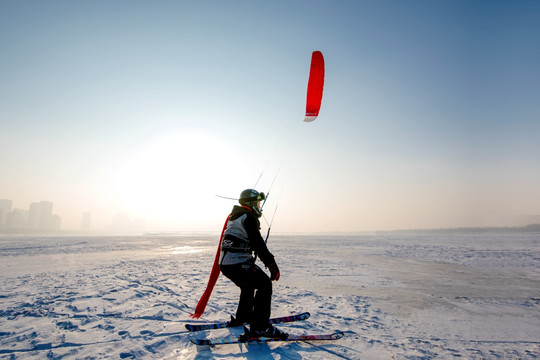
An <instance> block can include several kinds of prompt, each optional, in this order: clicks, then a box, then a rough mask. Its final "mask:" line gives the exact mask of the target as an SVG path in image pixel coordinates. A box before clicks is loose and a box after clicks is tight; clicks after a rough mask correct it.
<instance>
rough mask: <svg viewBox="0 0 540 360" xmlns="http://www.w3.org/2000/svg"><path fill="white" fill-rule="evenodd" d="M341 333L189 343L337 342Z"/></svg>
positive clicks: (203, 340) (195, 340) (210, 344)
mask: <svg viewBox="0 0 540 360" xmlns="http://www.w3.org/2000/svg"><path fill="white" fill-rule="evenodd" d="M343 335H344V334H343V333H342V332H341V331H336V332H334V333H333V334H322V335H293V334H289V335H288V336H287V337H286V338H284V339H274V338H265V337H261V338H258V339H250V338H246V339H244V338H242V335H240V336H239V337H232V336H231V337H225V338H218V339H210V340H209V339H190V340H191V342H192V343H193V344H195V345H206V346H215V345H225V344H238V343H242V344H257V343H267V342H274V341H281V342H291V341H332V340H338V339H341V338H342V337H343Z"/></svg>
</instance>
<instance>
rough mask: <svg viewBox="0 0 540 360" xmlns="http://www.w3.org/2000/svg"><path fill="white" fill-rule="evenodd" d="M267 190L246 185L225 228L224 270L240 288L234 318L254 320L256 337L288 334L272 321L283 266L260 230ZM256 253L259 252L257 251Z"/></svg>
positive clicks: (221, 259)
mask: <svg viewBox="0 0 540 360" xmlns="http://www.w3.org/2000/svg"><path fill="white" fill-rule="evenodd" d="M262 200H265V196H264V193H262V192H261V193H259V192H258V191H256V190H253V189H246V190H244V191H242V193H241V194H240V199H239V203H240V206H239V205H234V207H233V209H232V212H231V214H230V216H229V219H228V221H227V224H226V227H225V230H224V232H223V239H222V242H221V247H220V256H219V267H220V270H221V273H222V274H223V275H225V277H227V278H228V279H230V280H231V281H232V282H233V283H234V284H235V285H236V286H238V287H239V288H240V300H239V302H238V309H237V311H236V318H234V317H233V318H232V320H231V321H232V322H233V323H235V324H237V325H240V324H243V323H248V324H250V330H249V333H248V334H246V335H247V336H249V337H250V338H252V339H256V338H260V337H269V338H275V339H279V338H286V337H287V334H286V333H284V332H282V331H281V330H279V329H277V328H276V327H274V326H273V325H272V324H270V321H269V318H270V309H271V301H272V281H278V280H279V277H280V272H279V268H278V266H277V264H276V261H275V260H274V256H273V255H272V254H271V253H270V251H269V250H268V248H267V247H266V243H265V241H264V240H263V238H262V236H261V233H260V222H259V218H260V217H261V216H262V210H261V201H262ZM254 253H255V255H253V254H254ZM257 256H258V257H259V258H260V259H261V260H262V262H263V263H264V265H265V266H266V267H267V268H268V269H269V270H270V277H268V275H266V273H265V272H264V271H263V270H262V269H261V268H260V267H259V266H257V265H256V264H255V261H256V257H257Z"/></svg>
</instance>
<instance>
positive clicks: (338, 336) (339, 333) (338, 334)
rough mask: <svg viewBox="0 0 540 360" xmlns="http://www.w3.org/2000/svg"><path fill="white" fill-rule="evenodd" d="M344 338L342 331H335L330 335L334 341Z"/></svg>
mask: <svg viewBox="0 0 540 360" xmlns="http://www.w3.org/2000/svg"><path fill="white" fill-rule="evenodd" d="M344 336H345V334H344V333H343V332H342V331H340V330H336V331H335V332H334V333H333V334H332V338H333V339H334V340H338V339H341V338H342V337H344Z"/></svg>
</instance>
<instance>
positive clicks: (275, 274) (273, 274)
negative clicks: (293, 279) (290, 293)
mask: <svg viewBox="0 0 540 360" xmlns="http://www.w3.org/2000/svg"><path fill="white" fill-rule="evenodd" d="M268 269H269V270H270V280H272V281H278V280H279V268H278V266H277V264H276V263H272V264H270V265H269V266H268Z"/></svg>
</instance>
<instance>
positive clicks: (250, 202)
mask: <svg viewBox="0 0 540 360" xmlns="http://www.w3.org/2000/svg"><path fill="white" fill-rule="evenodd" d="M265 199H266V196H264V193H263V192H258V191H257V190H253V189H246V190H244V191H242V193H241V194H240V199H239V200H238V202H239V203H240V205H244V206H249V207H250V208H251V209H252V210H253V211H254V212H255V213H256V214H257V216H259V217H260V216H261V215H262V210H261V209H260V208H259V206H258V204H257V203H258V202H259V201H261V200H265Z"/></svg>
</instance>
